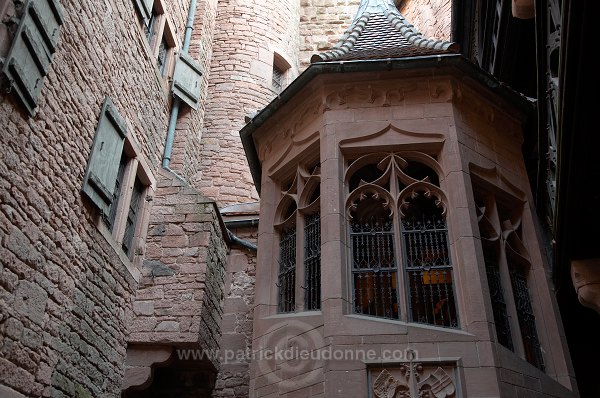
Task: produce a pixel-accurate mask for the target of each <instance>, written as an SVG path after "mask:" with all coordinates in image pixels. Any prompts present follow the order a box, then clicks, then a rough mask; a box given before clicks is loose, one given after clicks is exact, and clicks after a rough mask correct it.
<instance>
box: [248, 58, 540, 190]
mask: <svg viewBox="0 0 600 398" xmlns="http://www.w3.org/2000/svg"><path fill="white" fill-rule="evenodd" d="M425 68H436V69H441V68H444V69H454V70H455V71H457V72H459V73H462V74H464V75H465V76H467V77H470V78H471V79H472V80H474V81H475V82H477V83H479V84H480V85H482V86H483V87H484V88H487V89H489V90H490V91H492V92H493V93H494V94H495V95H496V96H498V97H499V98H500V99H501V100H503V101H504V102H506V103H508V104H510V105H512V106H513V107H514V108H516V110H518V111H520V112H521V113H522V114H523V115H524V118H528V117H529V116H530V115H531V114H532V112H533V111H534V110H535V103H534V102H532V101H531V100H529V99H528V98H527V97H525V96H523V95H522V94H520V93H518V92H516V91H514V90H513V89H512V88H510V87H509V86H507V85H505V84H503V83H502V82H500V81H498V80H497V79H496V78H495V77H493V76H492V75H490V74H489V73H487V72H485V71H484V70H482V69H481V68H479V67H478V66H476V65H474V64H473V63H472V62H470V61H469V60H467V59H466V58H465V57H464V56H463V55H461V54H439V55H427V56H417V57H406V58H388V59H377V60H356V61H329V62H315V63H313V64H311V65H310V66H309V67H308V68H307V69H306V70H305V71H304V72H302V74H300V76H298V77H297V78H296V79H295V80H294V81H293V82H292V83H291V84H290V85H289V86H288V87H287V88H286V89H285V90H284V91H282V92H281V93H280V94H279V95H278V96H277V97H276V98H275V99H273V101H271V102H270V103H269V104H268V105H267V106H266V107H265V108H263V110H262V111H260V112H259V113H257V114H256V115H255V116H254V117H253V118H252V119H251V120H250V121H249V122H248V124H246V126H244V127H243V128H242V129H241V130H240V138H241V140H242V145H243V147H244V151H245V153H246V158H247V160H248V165H249V167H250V172H251V174H252V179H253V181H254V184H255V187H256V190H257V191H258V193H259V194H260V187H261V175H262V167H261V164H260V159H259V157H258V152H257V150H256V146H255V143H254V134H255V132H256V131H257V130H258V129H259V128H260V127H261V126H262V125H263V124H264V123H265V122H266V121H267V120H269V119H270V118H271V117H272V116H273V115H274V114H275V113H277V111H278V110H279V109H280V108H282V107H283V106H284V105H285V104H286V103H288V102H289V101H291V100H292V99H293V98H294V97H295V96H296V95H297V94H298V93H299V92H300V91H301V90H302V89H304V88H305V87H306V86H307V85H308V84H310V83H311V82H312V80H313V79H314V78H315V77H317V76H319V75H322V74H338V73H339V74H344V73H358V72H363V73H364V72H384V71H399V70H408V69H412V70H415V69H425Z"/></svg>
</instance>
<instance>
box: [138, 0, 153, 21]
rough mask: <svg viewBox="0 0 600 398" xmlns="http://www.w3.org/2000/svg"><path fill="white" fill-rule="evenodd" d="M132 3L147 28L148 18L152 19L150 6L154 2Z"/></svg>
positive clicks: (145, 0) (146, 0)
mask: <svg viewBox="0 0 600 398" xmlns="http://www.w3.org/2000/svg"><path fill="white" fill-rule="evenodd" d="M133 2H134V3H135V6H136V8H137V10H138V13H139V14H140V16H141V17H142V19H143V20H144V25H146V26H148V23H149V22H150V18H151V17H152V6H153V5H154V0H134V1H133Z"/></svg>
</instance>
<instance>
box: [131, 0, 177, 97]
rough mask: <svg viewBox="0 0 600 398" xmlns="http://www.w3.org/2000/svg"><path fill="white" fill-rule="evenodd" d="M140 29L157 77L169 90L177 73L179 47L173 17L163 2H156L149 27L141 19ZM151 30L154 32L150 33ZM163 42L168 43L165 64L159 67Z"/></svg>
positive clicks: (160, 0) (157, 0)
mask: <svg viewBox="0 0 600 398" xmlns="http://www.w3.org/2000/svg"><path fill="white" fill-rule="evenodd" d="M140 29H141V30H142V31H143V36H144V42H145V43H146V45H145V46H144V47H145V49H146V52H147V54H148V56H149V58H150V59H151V60H152V62H153V65H154V67H155V70H156V73H157V76H159V78H160V79H161V80H162V82H163V84H162V85H163V89H165V90H169V89H170V85H171V81H172V79H173V73H174V71H175V63H176V60H177V53H178V52H179V45H178V41H177V39H176V37H175V34H174V32H175V28H174V24H173V21H172V19H171V15H170V14H169V13H168V12H167V11H166V8H165V6H164V4H163V0H154V3H153V6H152V17H151V19H150V20H149V26H146V25H145V23H144V19H143V18H142V19H140ZM150 29H151V30H152V32H149V31H148V30H150ZM163 41H164V42H166V43H167V47H166V54H165V62H164V63H163V65H159V64H158V60H159V53H160V47H161V43H162V42H163Z"/></svg>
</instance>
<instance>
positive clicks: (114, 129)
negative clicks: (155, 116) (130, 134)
mask: <svg viewBox="0 0 600 398" xmlns="http://www.w3.org/2000/svg"><path fill="white" fill-rule="evenodd" d="M126 134H127V128H126V126H125V122H124V120H123V118H122V117H121V116H120V115H119V113H118V112H117V110H116V109H115V106H114V104H113V103H112V101H111V100H110V98H108V97H107V98H106V100H105V101H104V104H103V105H102V112H101V113H100V120H99V121H98V127H97V128H96V136H95V138H94V142H93V144H92V151H91V154H90V159H89V161H88V166H87V170H86V172H85V176H84V178H83V188H82V191H83V193H84V194H85V195H86V196H87V197H88V198H90V200H91V201H92V202H93V203H94V204H95V205H96V206H97V207H98V208H99V209H100V210H101V211H102V212H103V213H104V214H105V215H108V213H109V206H110V204H111V203H112V201H113V196H114V193H115V183H116V181H117V175H118V172H119V164H120V159H121V153H122V152H123V143H124V141H125V135H126Z"/></svg>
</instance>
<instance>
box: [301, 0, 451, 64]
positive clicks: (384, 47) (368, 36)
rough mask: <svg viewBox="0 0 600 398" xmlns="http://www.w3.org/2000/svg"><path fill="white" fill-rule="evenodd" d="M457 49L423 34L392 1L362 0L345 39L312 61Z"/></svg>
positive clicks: (400, 56) (423, 53)
mask: <svg viewBox="0 0 600 398" xmlns="http://www.w3.org/2000/svg"><path fill="white" fill-rule="evenodd" d="M457 52H458V45H457V44H456V43H452V42H447V41H443V40H433V39H428V38H426V37H424V36H423V35H422V34H421V33H419V32H418V31H417V30H416V29H415V27H414V26H413V25H411V24H410V23H409V22H408V21H407V20H406V18H404V16H402V14H400V12H399V11H398V9H397V8H396V6H395V4H394V2H393V0H362V1H361V4H360V6H359V9H358V12H357V13H356V16H355V17H354V20H353V22H352V24H351V25H350V27H349V28H348V29H347V30H346V32H345V33H344V35H343V36H342V39H341V40H340V41H339V42H338V43H337V44H336V45H335V47H334V48H332V49H331V50H329V51H326V52H323V53H321V54H315V55H313V57H312V58H311V62H313V63H314V62H329V61H351V60H374V59H386V58H404V57H412V56H424V55H437V54H449V53H450V54H451V53H457Z"/></svg>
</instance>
